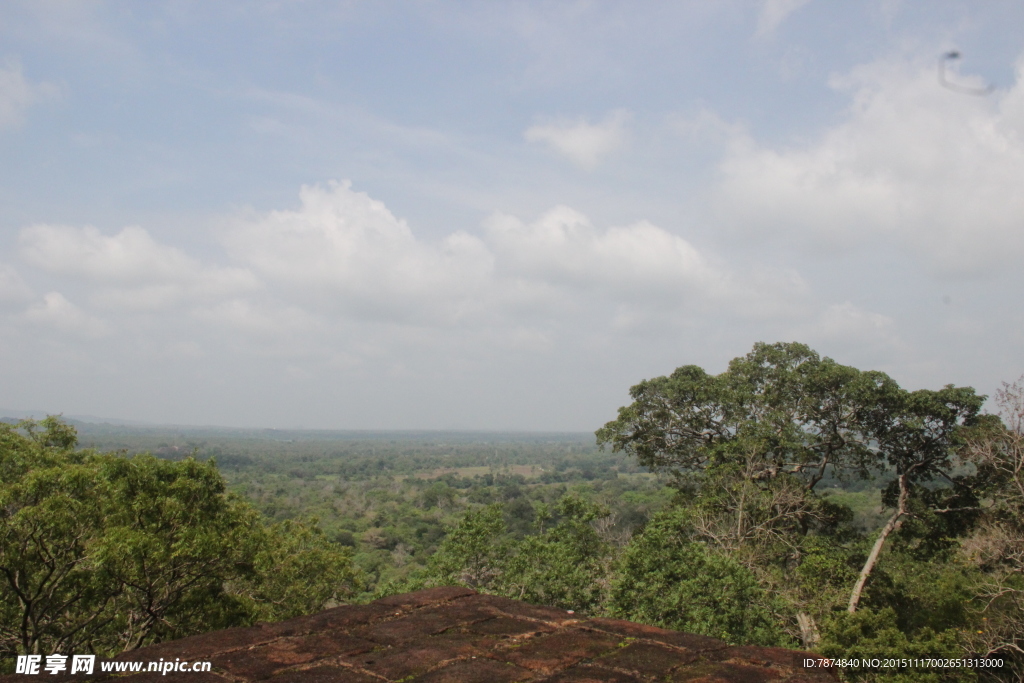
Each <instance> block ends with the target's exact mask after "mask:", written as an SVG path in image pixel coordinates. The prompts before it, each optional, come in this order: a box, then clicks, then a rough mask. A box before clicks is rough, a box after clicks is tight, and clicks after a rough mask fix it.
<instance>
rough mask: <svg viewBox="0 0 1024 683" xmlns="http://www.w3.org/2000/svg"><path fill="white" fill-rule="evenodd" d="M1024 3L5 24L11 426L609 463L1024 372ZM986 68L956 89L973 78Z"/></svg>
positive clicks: (171, 17) (26, 8) (592, 8)
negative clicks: (440, 439)
mask: <svg viewBox="0 0 1024 683" xmlns="http://www.w3.org/2000/svg"><path fill="white" fill-rule="evenodd" d="M1022 26H1024V6H1021V5H1020V4H1019V3H1016V2H988V3H970V2H929V3H909V2H898V1H894V0H884V1H883V0H879V1H876V2H823V1H822V0H811V1H801V0H767V1H764V2H755V1H750V2H727V1H723V2H717V3H707V2H692V3H643V4H637V3H607V2H562V3H558V2H537V3H530V2H520V3H483V2H480V3H435V2H406V3H397V2H396V3H382V2H372V3H371V2H331V3H326V2H312V1H308V2H307V1H300V0H296V1H292V2H286V1H276V2H237V3H235V2H228V1H224V2H217V3H201V2H137V3H132V2H127V3H126V2H117V3H113V2H111V3H107V2H45V1H42V2H40V1H36V2H13V1H12V2H6V3H3V4H2V5H0V156H2V158H3V164H2V165H0V407H2V408H6V409H9V410H43V411H49V412H63V413H67V414H92V415H102V416H110V417H118V418H125V419H135V420H142V421H150V422H160V423H180V424H221V425H238V426H267V427H285V426H300V425H301V426H306V427H323V428H356V429H357V428H374V429H377V428H463V429H531V430H592V429H595V428H597V427H599V426H600V425H601V424H603V422H605V421H607V420H608V419H611V418H613V417H614V415H615V409H616V408H617V407H618V406H620V405H622V404H624V403H626V402H627V401H628V393H627V391H628V388H629V386H630V385H632V384H634V383H636V382H637V381H639V380H640V379H643V378H646V377H651V376H655V375H661V374H666V373H668V372H671V370H672V369H673V368H675V367H677V366H679V365H684V364H691V363H695V364H699V365H703V366H704V367H705V368H707V369H708V370H709V371H712V372H718V371H721V370H722V369H724V367H725V365H726V363H727V362H728V361H729V359H731V358H733V357H735V356H738V355H742V354H743V353H745V352H746V351H748V350H749V349H750V347H751V346H752V344H753V343H754V342H756V341H780V340H781V341H791V340H798V341H803V342H805V343H808V344H810V345H811V346H812V347H813V348H815V349H816V350H818V351H819V352H821V353H822V354H825V355H829V356H832V357H834V358H836V359H837V360H838V361H840V362H843V363H847V364H851V365H855V366H857V367H861V368H865V369H867V368H872V369H881V370H884V371H886V372H889V373H890V374H891V375H893V377H895V378H896V379H897V380H898V381H900V382H901V383H902V384H903V385H904V386H907V387H908V388H920V387H931V388H936V387H938V386H941V385H943V384H946V383H956V384H969V385H972V386H975V387H977V388H978V389H979V390H980V391H982V392H986V393H989V392H992V391H993V390H994V389H995V388H997V387H998V386H999V383H1000V382H1001V381H1003V380H1013V379H1016V378H1017V377H1018V376H1020V375H1021V373H1022V372H1024V360H1022V356H1024V354H1022V353H1021V350H1022V348H1024V313H1022V310H1024V309H1022V307H1021V306H1020V304H1019V299H1020V293H1021V291H1024V287H1022V285H1024V278H1022V276H1021V274H1020V271H1021V269H1020V267H1019V265H1018V264H1019V263H1020V261H1021V258H1022V256H1024V85H1022V84H1021V77H1020V76H1021V68H1022V65H1024V31H1021V30H1020V29H1021V27H1022ZM952 49H956V50H959V51H960V53H961V54H962V58H961V59H959V60H957V61H955V62H949V63H948V69H947V71H948V79H949V80H950V81H953V82H955V83H957V84H960V85H962V86H969V87H974V88H985V87H988V86H991V87H992V90H991V92H990V93H989V94H988V95H985V96H972V95H966V94H962V93H959V92H956V91H954V90H951V89H949V88H944V87H942V85H941V84H940V83H939V79H938V60H939V57H940V55H942V54H943V53H945V52H947V51H949V50H952Z"/></svg>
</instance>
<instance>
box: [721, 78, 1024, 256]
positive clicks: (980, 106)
mask: <svg viewBox="0 0 1024 683" xmlns="http://www.w3.org/2000/svg"><path fill="white" fill-rule="evenodd" d="M960 80H961V81H966V82H970V79H967V78H966V77H961V79H960ZM1022 81H1024V79H1021V77H1020V69H1018V79H1017V82H1016V83H1015V84H1014V86H1013V87H1011V88H1010V89H1009V90H1006V91H1003V92H998V93H996V94H995V95H993V96H992V97H991V98H979V97H970V96H965V95H960V94H957V93H954V92H951V91H949V90H946V89H943V88H942V87H940V86H939V84H938V82H937V79H936V74H935V66H934V63H933V62H932V63H922V64H914V65H910V64H906V63H903V62H900V63H896V62H878V63H874V64H869V65H866V66H862V67H859V68H857V69H854V70H853V71H852V72H851V73H850V74H849V75H847V76H845V77H842V78H834V79H833V83H832V85H833V87H835V88H837V89H839V90H842V91H847V92H849V93H850V95H851V97H852V100H853V104H852V106H851V107H850V109H849V111H848V113H847V115H846V117H845V120H844V121H842V122H841V123H839V124H837V125H836V126H834V127H832V128H831V129H829V130H828V131H826V132H825V133H824V134H823V135H822V136H821V137H820V138H818V139H817V140H814V141H812V142H809V143H807V144H803V145H797V146H793V147H789V148H777V147H769V146H764V145H760V144H758V143H757V142H756V141H754V140H753V139H751V138H750V137H747V136H745V135H742V134H737V135H734V136H733V139H732V142H731V144H730V146H729V150H728V152H727V154H726V156H725V158H724V160H723V161H722V163H721V165H720V169H719V170H720V173H721V177H720V184H719V187H718V192H717V202H716V203H717V209H718V216H719V218H720V219H721V220H722V222H723V223H724V224H726V225H728V226H731V227H733V228H735V229H739V230H741V231H747V232H755V233H761V234H763V235H766V236H771V237H772V238H773V239H789V240H796V241H797V242H798V243H800V244H811V245H816V246H817V247H819V248H828V249H847V248H850V247H854V246H858V245H868V244H871V245H872V246H873V247H877V245H878V243H879V241H880V240H882V241H883V243H884V242H885V241H888V242H890V243H892V244H896V245H899V246H901V247H902V248H905V249H907V250H910V251H912V252H915V253H918V254H920V255H923V256H924V258H925V259H926V260H927V262H928V263H929V264H930V265H931V266H932V267H934V268H937V269H939V270H940V271H943V272H980V271H983V270H984V269H986V268H989V267H991V266H995V265H1000V264H1006V263H1008V262H1015V261H1017V260H1019V259H1020V257H1021V256H1022V255H1024V192H1021V178H1024V82H1022Z"/></svg>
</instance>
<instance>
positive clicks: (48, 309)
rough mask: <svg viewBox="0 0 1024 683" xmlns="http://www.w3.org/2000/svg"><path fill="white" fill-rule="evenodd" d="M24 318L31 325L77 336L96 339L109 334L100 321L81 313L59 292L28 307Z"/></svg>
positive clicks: (51, 293) (83, 312)
mask: <svg viewBox="0 0 1024 683" xmlns="http://www.w3.org/2000/svg"><path fill="white" fill-rule="evenodd" d="M25 317H26V318H27V319H28V320H29V321H30V322H32V323H35V324H38V325H44V326H46V327H50V328H53V329H56V330H58V331H60V332H66V333H70V334H73V335H77V336H83V337H93V338H96V337H102V336H105V335H106V334H108V333H109V328H108V327H107V325H106V324H104V322H103V321H102V320H100V319H99V318H97V317H95V316H93V315H90V314H89V313H87V312H85V311H83V310H82V309H81V308H79V307H78V306H76V305H74V304H73V303H71V302H70V301H68V300H67V299H66V298H64V295H63V294H61V293H60V292H50V293H49V294H47V295H46V296H44V297H43V300H42V301H41V302H38V303H35V304H33V305H32V306H30V307H29V309H28V311H26V313H25Z"/></svg>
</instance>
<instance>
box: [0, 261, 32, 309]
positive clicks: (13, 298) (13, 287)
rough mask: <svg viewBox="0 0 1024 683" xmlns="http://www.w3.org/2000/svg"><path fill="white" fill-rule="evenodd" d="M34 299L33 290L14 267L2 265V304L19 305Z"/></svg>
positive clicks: (0, 288) (0, 301)
mask: <svg viewBox="0 0 1024 683" xmlns="http://www.w3.org/2000/svg"><path fill="white" fill-rule="evenodd" d="M31 297H32V290H31V289H30V288H29V286H28V284H26V282H25V280H23V279H22V277H21V275H20V274H18V271H16V270H15V269H14V268H13V267H11V266H9V265H7V264H4V263H0V304H4V303H18V302H22V301H26V300H28V299H29V298H31Z"/></svg>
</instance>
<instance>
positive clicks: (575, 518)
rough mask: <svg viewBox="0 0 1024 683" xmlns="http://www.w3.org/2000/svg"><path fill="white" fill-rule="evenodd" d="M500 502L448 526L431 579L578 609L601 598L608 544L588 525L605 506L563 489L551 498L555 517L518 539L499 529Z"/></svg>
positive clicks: (590, 607) (593, 606)
mask: <svg viewBox="0 0 1024 683" xmlns="http://www.w3.org/2000/svg"><path fill="white" fill-rule="evenodd" d="M502 512H503V511H502V506H501V504H497V503H495V504H492V505H489V506H487V507H484V508H480V509H477V510H469V511H468V512H467V513H466V514H465V516H464V517H463V518H462V520H461V521H460V522H459V523H458V524H456V525H455V526H454V527H453V528H452V529H451V531H450V532H449V533H448V535H447V537H446V538H445V540H444V542H443V543H442V544H441V547H440V548H439V549H438V551H437V553H435V554H434V556H433V557H432V558H431V560H430V566H429V569H428V571H427V576H428V581H429V582H430V583H432V584H453V583H457V584H462V585H466V586H470V587H472V588H475V589H477V590H482V591H485V592H488V593H494V594H497V595H504V596H506V597H510V598H515V599H517V600H525V601H527V602H533V603H537V604H543V605H551V606H554V607H562V608H564V609H571V610H573V611H576V612H580V613H594V612H597V611H600V609H601V608H602V606H603V605H604V603H605V600H606V596H607V589H608V576H609V572H610V568H611V564H612V558H613V549H612V547H611V546H610V545H609V544H608V543H606V542H604V541H602V540H601V539H600V537H599V536H598V534H597V532H596V531H595V530H594V528H593V527H592V526H591V524H590V523H591V522H592V521H594V520H595V519H597V518H598V517H603V516H606V515H607V514H608V513H607V510H603V509H601V508H600V506H597V505H594V504H592V503H589V502H587V501H584V500H582V499H581V498H579V497H577V496H566V497H565V498H563V499H562V500H561V501H559V503H558V505H557V513H558V515H559V516H560V520H559V521H558V523H557V524H555V525H553V526H550V527H548V528H544V526H543V525H544V523H545V522H547V521H548V520H549V516H548V513H547V511H546V510H542V513H541V514H540V515H538V517H539V521H538V527H537V529H536V533H534V534H531V535H528V536H526V537H524V538H521V539H517V538H514V537H510V536H508V535H506V531H507V528H506V526H505V522H504V519H503V515H502Z"/></svg>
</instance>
